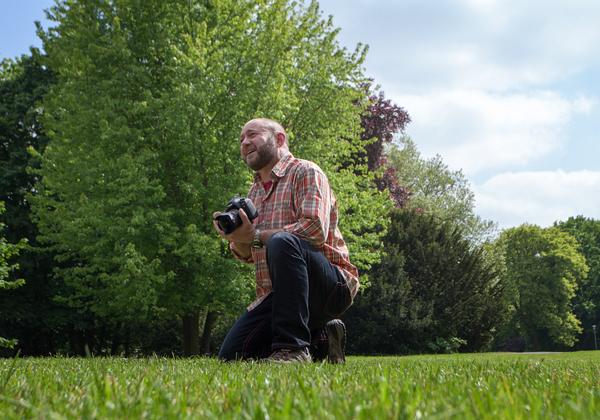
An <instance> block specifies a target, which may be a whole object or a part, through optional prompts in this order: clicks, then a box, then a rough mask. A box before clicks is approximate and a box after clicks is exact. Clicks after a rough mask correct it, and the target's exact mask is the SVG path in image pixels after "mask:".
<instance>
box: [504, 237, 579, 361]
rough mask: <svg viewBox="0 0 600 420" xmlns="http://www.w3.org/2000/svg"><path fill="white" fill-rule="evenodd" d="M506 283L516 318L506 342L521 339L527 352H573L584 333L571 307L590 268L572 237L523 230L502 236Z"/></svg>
mask: <svg viewBox="0 0 600 420" xmlns="http://www.w3.org/2000/svg"><path fill="white" fill-rule="evenodd" d="M499 245H500V246H501V248H502V250H503V253H504V259H505V262H506V273H505V277H504V280H505V283H506V284H507V285H509V286H508V287H509V288H510V289H511V290H513V291H514V295H513V296H512V305H513V306H514V313H513V317H512V320H511V323H510V328H509V329H508V331H507V332H505V334H504V335H505V336H511V335H518V336H521V337H523V338H525V340H526V345H527V348H528V349H531V350H547V349H550V348H555V347H559V346H567V347H571V346H573V345H574V343H575V339H576V337H577V334H578V333H579V332H581V327H580V321H579V320H578V319H577V318H576V317H575V314H574V313H573V311H572V301H573V298H574V297H575V293H576V290H577V287H578V284H580V283H581V282H582V281H583V279H584V278H585V277H586V275H587V272H588V267H587V265H586V262H585V258H584V256H583V255H582V254H580V253H579V251H578V247H579V245H578V243H577V241H576V239H575V238H574V237H573V236H571V235H570V234H568V233H566V232H564V231H562V230H560V229H558V228H556V227H552V228H546V229H543V228H540V227H538V226H534V225H522V226H519V227H516V228H512V229H507V230H505V231H504V232H502V234H501V235H500V238H499Z"/></svg>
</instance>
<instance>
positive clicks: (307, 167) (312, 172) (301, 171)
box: [290, 158, 327, 179]
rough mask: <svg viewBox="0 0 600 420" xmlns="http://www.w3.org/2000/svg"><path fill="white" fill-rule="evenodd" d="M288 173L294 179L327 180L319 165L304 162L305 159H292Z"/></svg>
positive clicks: (308, 161) (307, 161)
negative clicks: (312, 178) (291, 174)
mask: <svg viewBox="0 0 600 420" xmlns="http://www.w3.org/2000/svg"><path fill="white" fill-rule="evenodd" d="M290 173H293V174H294V176H295V177H301V178H304V177H314V178H322V177H324V178H325V179H327V176H326V175H325V172H323V170H322V169H321V167H320V166H319V165H317V164H316V163H314V162H312V161H310V160H305V159H297V158H294V160H293V162H292V164H291V165H290Z"/></svg>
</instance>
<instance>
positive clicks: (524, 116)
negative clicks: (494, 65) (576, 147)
mask: <svg viewBox="0 0 600 420" xmlns="http://www.w3.org/2000/svg"><path fill="white" fill-rule="evenodd" d="M393 99H394V100H395V101H397V102H398V103H400V104H402V105H403V106H405V107H406V109H407V110H409V113H410V115H411V119H412V123H411V124H410V125H409V126H408V129H407V133H408V134H409V135H410V136H411V137H412V138H413V140H414V141H415V142H416V143H417V145H418V146H419V148H420V150H421V151H422V152H423V153H424V154H425V155H426V156H431V155H433V154H440V155H441V156H442V157H443V158H444V160H445V161H446V162H447V163H448V164H449V165H450V167H452V168H454V169H463V170H464V171H465V173H466V174H467V175H474V174H477V173H480V172H482V171H492V170H498V169H507V168H514V167H523V166H524V165H527V164H529V163H531V162H534V161H536V160H539V159H542V158H543V157H546V156H547V155H549V154H550V153H552V152H554V151H557V150H559V149H560V148H561V147H566V145H567V139H566V137H565V136H563V131H564V129H565V127H566V126H567V125H568V123H569V121H570V120H571V119H572V118H573V116H574V115H575V114H578V113H587V112H590V110H591V109H592V108H593V106H594V104H595V101H594V100H593V99H590V98H587V97H580V98H577V99H567V98H564V97H561V96H560V95H559V94H557V93H555V92H534V93H530V94H494V93H486V92H482V91H465V90H454V91H446V92H439V93H433V94H424V95H404V96H398V97H394V98H393Z"/></svg>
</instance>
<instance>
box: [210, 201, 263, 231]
mask: <svg viewBox="0 0 600 420" xmlns="http://www.w3.org/2000/svg"><path fill="white" fill-rule="evenodd" d="M240 209H243V210H244V212H245V213H246V215H247V216H248V219H250V221H253V220H254V219H256V217H257V216H258V211H257V210H256V207H254V203H252V200H250V199H248V198H244V197H239V196H236V197H233V198H232V199H231V200H229V203H227V207H226V208H225V211H224V212H223V213H221V214H220V215H218V216H217V217H215V220H216V221H217V223H218V224H219V227H220V228H221V230H222V231H223V232H225V233H227V234H229V233H231V232H233V231H234V230H236V229H237V228H238V226H240V225H241V224H242V218H241V217H240Z"/></svg>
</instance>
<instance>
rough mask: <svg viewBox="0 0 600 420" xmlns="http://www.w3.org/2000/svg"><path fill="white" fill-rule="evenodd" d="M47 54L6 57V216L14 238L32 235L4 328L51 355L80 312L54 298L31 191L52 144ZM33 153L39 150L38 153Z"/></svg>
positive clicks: (2, 196) (4, 309)
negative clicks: (45, 118)
mask: <svg viewBox="0 0 600 420" xmlns="http://www.w3.org/2000/svg"><path fill="white" fill-rule="evenodd" d="M42 61H43V57H42V55H41V53H40V52H39V51H38V50H36V49H32V50H31V54H30V55H24V56H22V57H20V58H18V59H16V60H4V62H3V63H2V66H1V68H0V138H1V142H0V201H4V202H5V204H6V213H5V214H4V215H3V219H4V221H5V223H6V230H5V233H6V237H7V239H8V240H9V242H17V241H19V240H20V239H27V241H28V244H27V246H25V247H24V248H23V249H22V250H21V252H20V253H19V255H18V257H16V259H15V262H16V263H18V265H19V268H18V270H15V271H14V272H13V273H12V276H16V277H22V278H25V279H26V280H27V282H26V283H25V285H24V286H23V287H20V288H18V289H15V290H11V291H8V292H5V293H2V294H0V329H1V330H2V331H6V333H7V334H9V335H11V336H13V337H17V338H18V339H19V348H20V350H21V354H23V355H32V354H48V353H49V352H51V351H53V350H54V349H55V348H56V346H61V345H62V344H63V343H64V342H65V340H66V337H67V334H66V331H65V326H66V324H67V323H69V322H72V320H73V319H74V318H76V317H77V314H69V313H67V311H66V310H65V308H62V307H60V305H57V304H56V303H55V302H54V301H53V300H52V299H53V296H54V294H56V293H57V290H59V289H60V287H61V284H60V282H59V281H56V280H53V279H52V278H51V275H52V254H51V253H49V252H48V251H47V250H44V249H43V248H41V247H40V245H39V243H38V241H37V234H38V230H37V228H36V226H35V225H34V223H33V221H32V220H31V214H30V213H31V209H30V200H29V198H28V194H35V193H36V188H35V183H36V182H37V181H38V180H39V176H38V175H36V174H34V173H31V172H30V171H29V170H28V168H39V158H38V157H37V156H36V155H35V151H39V152H42V151H43V150H44V149H45V147H46V144H47V142H48V138H47V136H46V135H45V133H44V127H43V124H42V121H41V114H42V112H43V106H42V105H41V103H40V100H41V99H42V97H43V96H44V94H45V93H46V92H47V90H48V88H49V87H50V85H51V84H52V82H53V75H52V73H51V72H50V71H49V70H48V68H47V67H45V66H44V65H43V64H42ZM30 152H34V153H33V154H32V153H30Z"/></svg>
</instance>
